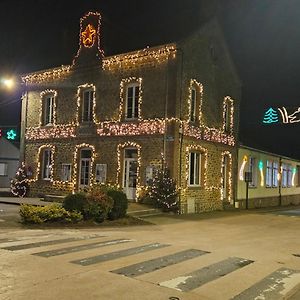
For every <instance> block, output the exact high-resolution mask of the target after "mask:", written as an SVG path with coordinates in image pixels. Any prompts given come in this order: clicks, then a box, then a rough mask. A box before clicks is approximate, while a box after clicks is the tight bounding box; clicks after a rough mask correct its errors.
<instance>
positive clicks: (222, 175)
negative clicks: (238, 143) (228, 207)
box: [221, 151, 232, 202]
mask: <svg viewBox="0 0 300 300" xmlns="http://www.w3.org/2000/svg"><path fill="white" fill-rule="evenodd" d="M225 157H228V159H229V166H228V167H229V170H228V201H229V202H231V199H232V154H231V153H230V152H229V151H223V152H222V159H221V201H222V200H223V199H224V194H223V193H224V191H223V184H224V178H225V177H226V174H223V173H224V172H223V170H224V169H223V164H224V159H225ZM225 170H227V168H225ZM225 184H226V182H225Z"/></svg>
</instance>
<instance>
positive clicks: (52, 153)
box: [35, 144, 55, 182]
mask: <svg viewBox="0 0 300 300" xmlns="http://www.w3.org/2000/svg"><path fill="white" fill-rule="evenodd" d="M46 149H50V150H51V163H50V167H49V168H50V182H53V170H54V155H55V146H53V145H51V144H45V145H42V146H41V147H40V148H39V150H38V154H37V160H36V162H37V169H36V176H35V181H37V180H39V177H40V172H41V160H42V159H41V153H42V152H43V151H45V150H46Z"/></svg>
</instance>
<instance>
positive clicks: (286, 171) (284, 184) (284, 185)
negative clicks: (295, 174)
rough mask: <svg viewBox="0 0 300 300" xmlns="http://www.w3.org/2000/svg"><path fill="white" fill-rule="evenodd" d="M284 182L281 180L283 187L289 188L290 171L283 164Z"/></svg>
mask: <svg viewBox="0 0 300 300" xmlns="http://www.w3.org/2000/svg"><path fill="white" fill-rule="evenodd" d="M281 176H282V180H281V186H282V187H287V185H288V169H287V165H286V164H282V175H281Z"/></svg>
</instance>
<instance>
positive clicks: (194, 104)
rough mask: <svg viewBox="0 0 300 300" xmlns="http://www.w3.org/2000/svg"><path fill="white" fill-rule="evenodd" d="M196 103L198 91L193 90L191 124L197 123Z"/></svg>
mask: <svg viewBox="0 0 300 300" xmlns="http://www.w3.org/2000/svg"><path fill="white" fill-rule="evenodd" d="M196 103H197V93H196V89H195V88H192V92H191V111H190V122H195V121H196Z"/></svg>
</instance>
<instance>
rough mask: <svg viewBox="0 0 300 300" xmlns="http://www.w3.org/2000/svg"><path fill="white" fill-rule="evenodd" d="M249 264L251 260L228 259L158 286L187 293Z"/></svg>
mask: <svg viewBox="0 0 300 300" xmlns="http://www.w3.org/2000/svg"><path fill="white" fill-rule="evenodd" d="M251 263H253V261H252V260H248V259H243V258H238V257H229V258H227V259H225V260H222V261H220V262H217V263H215V264H212V265H209V266H207V267H204V268H202V269H199V270H196V271H194V272H191V273H189V274H185V275H183V276H180V277H177V278H173V279H171V280H168V281H164V282H161V283H160V284H159V285H161V286H165V287H168V288H173V289H176V290H178V291H182V292H188V291H190V290H193V289H195V288H198V287H200V286H202V285H204V284H206V283H208V282H210V281H212V280H215V279H218V278H220V277H222V276H225V275H227V274H229V273H231V272H233V271H235V270H238V269H240V268H243V267H245V266H247V265H249V264H251Z"/></svg>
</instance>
